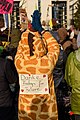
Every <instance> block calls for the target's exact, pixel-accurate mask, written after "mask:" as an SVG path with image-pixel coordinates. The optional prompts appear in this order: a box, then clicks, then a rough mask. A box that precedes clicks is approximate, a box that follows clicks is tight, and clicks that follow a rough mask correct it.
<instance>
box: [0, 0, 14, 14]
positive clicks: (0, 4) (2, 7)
mask: <svg viewBox="0 0 80 120" xmlns="http://www.w3.org/2000/svg"><path fill="white" fill-rule="evenodd" d="M12 9H13V0H0V14H8V13H12Z"/></svg>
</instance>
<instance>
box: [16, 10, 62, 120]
mask: <svg viewBox="0 0 80 120" xmlns="http://www.w3.org/2000/svg"><path fill="white" fill-rule="evenodd" d="M40 16H41V14H40V13H39V11H38V10H35V11H34V12H33V15H32V23H31V27H30V28H29V29H27V30H26V31H25V32H24V33H22V36H21V40H20V42H19V45H18V49H17V53H16V56H15V66H16V69H17V71H18V74H19V75H20V74H26V75H29V76H30V75H36V76H37V75H43V76H44V77H45V75H47V76H48V89H49V93H48V94H44V92H43V93H42V94H36V93H33V94H29V93H27V92H26V93H24V92H23V91H24V90H23V91H22V92H23V94H22V93H21V92H19V99H18V118H19V120H58V111H57V103H56V96H55V91H54V81H53V74H52V72H53V69H54V66H55V65H56V62H57V60H58V55H59V52H60V51H59V45H58V43H57V41H56V40H55V38H54V37H53V36H52V35H51V34H50V33H49V32H48V31H45V30H44V29H43V28H42V26H41V22H40ZM44 80H45V79H44ZM19 82H20V81H19ZM21 87H22V86H21V82H20V91H21V89H22V88H21ZM28 87H29V86H28ZM46 90H47V89H46ZM32 92H33V91H32Z"/></svg>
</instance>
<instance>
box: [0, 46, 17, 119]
mask: <svg viewBox="0 0 80 120" xmlns="http://www.w3.org/2000/svg"><path fill="white" fill-rule="evenodd" d="M17 81H18V74H17V71H16V68H15V65H14V62H13V60H12V59H11V58H10V57H7V52H6V50H4V48H3V47H2V46H0V120H14V116H15V109H14V105H13V96H12V92H11V89H10V86H9V85H10V84H13V83H16V82H17Z"/></svg>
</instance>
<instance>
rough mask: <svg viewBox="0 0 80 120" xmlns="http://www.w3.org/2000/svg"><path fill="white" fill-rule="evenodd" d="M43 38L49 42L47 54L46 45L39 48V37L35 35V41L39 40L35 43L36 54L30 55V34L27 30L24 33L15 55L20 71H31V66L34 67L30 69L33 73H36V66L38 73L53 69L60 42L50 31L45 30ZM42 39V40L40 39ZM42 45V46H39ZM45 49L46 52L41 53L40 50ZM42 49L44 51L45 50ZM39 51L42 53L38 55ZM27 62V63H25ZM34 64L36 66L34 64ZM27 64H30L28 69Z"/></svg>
mask: <svg viewBox="0 0 80 120" xmlns="http://www.w3.org/2000/svg"><path fill="white" fill-rule="evenodd" d="M42 37H43V39H44V40H45V41H46V44H47V51H48V52H47V54H45V49H44V47H42V48H41V49H40V48H37V47H38V46H39V45H38V43H40V42H39V39H38V37H36V36H34V41H36V39H37V42H36V44H35V46H34V47H35V48H37V49H34V55H33V56H30V49H29V45H28V34H27V32H26V33H24V34H23V35H22V38H21V41H20V42H19V46H18V49H17V53H16V56H15V65H16V68H17V70H18V72H19V73H21V72H23V71H24V72H23V73H25V72H26V71H27V70H28V71H29V68H32V67H33V69H32V70H30V72H31V71H32V72H31V73H34V72H33V70H34V68H35V66H36V69H37V70H36V73H40V72H41V73H48V72H49V71H52V70H53V68H54V66H55V64H56V62H57V60H58V55H59V51H60V50H59V44H58V43H57V41H56V40H55V38H54V37H53V36H52V35H51V34H50V33H49V32H45V33H44V34H43V36H42ZM40 41H41V40H40ZM39 47H40V46H39ZM42 49H43V50H44V52H42V53H44V54H41V52H40V50H42ZM43 50H42V51H43ZM37 53H40V54H41V55H39V54H38V55H37ZM24 64H25V65H24ZM33 65H34V66H33ZM26 66H29V67H28V69H26Z"/></svg>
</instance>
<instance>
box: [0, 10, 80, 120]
mask: <svg viewBox="0 0 80 120" xmlns="http://www.w3.org/2000/svg"><path fill="white" fill-rule="evenodd" d="M31 17H32V22H31V21H30V22H29V25H27V26H28V28H27V29H26V30H23V31H20V29H18V28H14V29H12V32H11V36H10V37H11V38H10V44H9V45H8V46H7V47H6V48H4V46H3V44H2V40H0V68H1V69H0V120H80V102H79V101H80V95H79V94H80V82H79V79H80V68H79V67H80V28H78V30H76V28H75V27H74V26H73V25H72V26H70V29H68V30H67V28H66V27H65V26H61V27H60V28H58V27H56V25H55V26H54V25H53V27H52V28H51V29H50V28H49V25H48V26H46V22H45V21H43V22H42V23H41V21H40V20H41V14H40V12H39V11H38V10H35V11H34V12H33V14H32V15H31ZM3 39H4V36H3ZM21 75H22V77H21ZM23 76H25V77H24V78H25V79H23ZM44 78H45V79H44ZM36 80H37V81H38V82H37V81H36ZM43 80H45V82H43ZM34 81H36V83H35V82H34ZM38 83H39V87H37V85H38ZM30 85H31V86H30ZM40 85H41V86H40ZM41 87H42V91H40V90H41ZM32 89H33V90H32ZM31 90H32V91H31ZM40 92H42V93H40Z"/></svg>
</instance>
